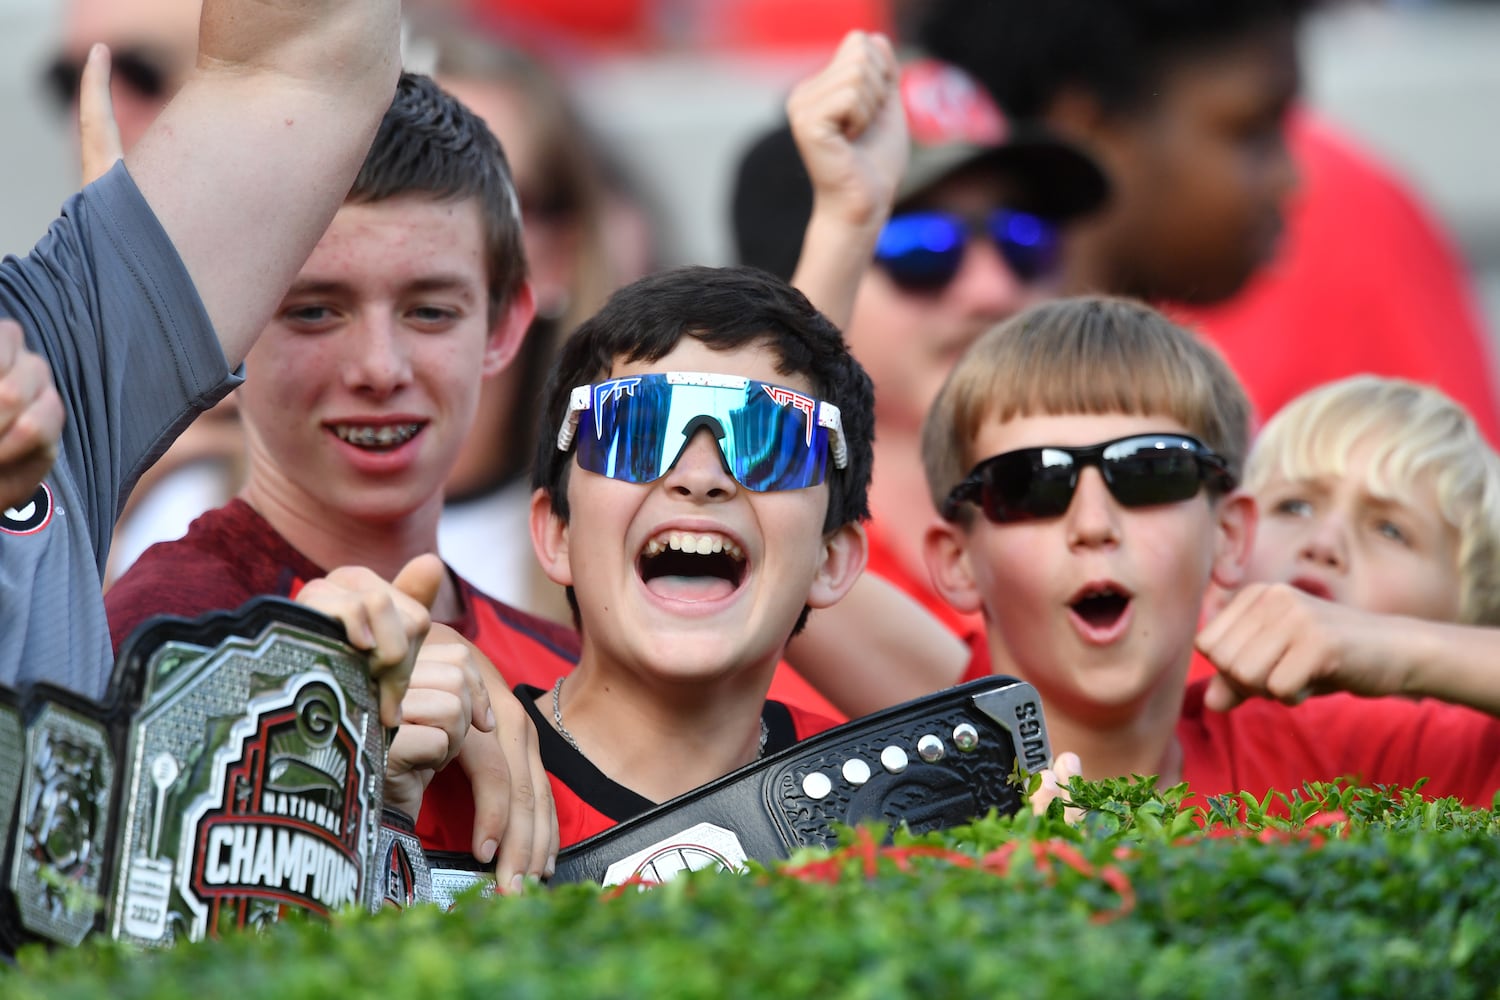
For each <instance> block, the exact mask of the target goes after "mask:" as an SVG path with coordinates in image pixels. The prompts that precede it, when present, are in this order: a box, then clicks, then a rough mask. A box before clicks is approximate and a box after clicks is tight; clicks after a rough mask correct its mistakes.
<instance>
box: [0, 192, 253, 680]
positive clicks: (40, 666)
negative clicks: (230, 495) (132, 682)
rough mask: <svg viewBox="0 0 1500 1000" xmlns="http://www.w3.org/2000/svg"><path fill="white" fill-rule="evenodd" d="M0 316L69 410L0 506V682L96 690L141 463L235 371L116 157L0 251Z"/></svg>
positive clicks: (223, 388) (105, 668) (105, 660)
mask: <svg viewBox="0 0 1500 1000" xmlns="http://www.w3.org/2000/svg"><path fill="white" fill-rule="evenodd" d="M0 316H9V317H11V318H13V319H15V320H16V321H17V322H19V323H20V324H21V326H22V328H23V329H24V330H25V337H26V344H27V346H28V347H29V348H31V349H32V350H33V351H37V352H39V353H41V354H42V355H43V356H45V357H46V359H47V360H48V362H49V363H50V364H51V366H52V377H53V380H54V381H55V382H56V384H57V390H58V393H59V395H60V396H61V397H62V401H63V406H64V409H65V410H66V413H67V423H66V424H65V426H64V427H63V436H62V442H61V447H60V449H59V456H58V460H57V463H56V464H55V465H54V466H53V468H52V471H51V472H50V473H49V474H48V475H47V478H46V480H45V481H44V483H43V484H42V487H41V489H39V490H38V491H37V493H36V495H35V496H34V497H33V498H32V501H31V502H30V503H29V504H23V505H21V506H20V507H17V508H13V509H11V510H8V511H3V512H0V684H7V685H10V686H12V687H14V686H17V685H18V684H24V683H27V682H34V681H42V680H45V681H49V682H51V683H53V684H57V685H60V686H62V687H66V688H69V689H71V690H73V691H76V692H78V693H80V694H84V695H88V696H90V697H95V698H97V697H100V696H101V695H102V694H103V693H104V690H105V688H106V686H107V684H108V682H109V678H110V674H111V672H112V668H113V658H112V656H111V653H110V641H109V630H108V626H107V624H106V622H105V617H104V600H103V596H102V593H101V589H102V585H101V581H102V579H103V574H104V563H105V559H106V557H107V556H108V554H109V539H110V534H111V531H112V530H113V528H114V522H115V517H116V514H117V513H118V511H119V509H120V507H121V505H122V504H123V503H124V501H125V498H126V497H127V496H128V495H129V492H130V487H131V486H132V485H134V483H135V481H136V479H137V478H138V477H139V476H140V474H141V473H142V472H143V471H144V470H145V469H146V468H147V467H148V466H149V465H150V464H151V463H152V462H153V461H155V459H156V458H157V457H158V456H159V455H160V454H161V453H162V452H163V451H165V450H166V447H167V445H168V444H170V443H171V441H172V439H173V438H175V437H176V436H177V434H178V433H179V432H180V431H181V430H182V429H183V428H184V427H186V426H187V424H188V423H189V422H190V421H191V420H192V418H193V417H194V416H196V415H197V413H198V412H200V411H201V410H203V409H206V408H207V407H209V406H211V405H213V403H215V402H216V401H217V400H218V399H220V398H221V397H222V396H223V395H224V394H225V393H227V392H228V391H229V390H230V389H231V388H233V387H234V385H235V384H236V383H237V382H238V381H239V379H238V377H237V376H235V375H232V374H231V373H230V372H229V371H228V365H227V364H226V363H225V360H224V354H223V352H222V351H221V350H220V348H219V342H218V338H217V337H216V336H215V335H214V330H213V326H212V324H211V323H210V322H209V319H208V315H207V313H206V312H205V311H204V308H203V303H202V302H201V300H200V299H199V298H198V293H197V291H196V290H195V289H194V288H193V284H192V280H191V279H190V278H189V277H188V274H187V270H186V268H185V267H184V266H183V263H182V260H181V258H180V257H178V255H177V251H176V249H175V248H174V247H173V246H172V243H171V240H170V239H168V237H167V234H166V232H165V231H164V230H163V229H162V228H161V225H160V223H159V222H157V220H156V216H155V215H154V214H153V213H152V211H151V208H150V206H149V205H147V204H146V201H145V199H144V198H143V197H142V196H141V193H140V191H139V189H137V188H136V186H135V182H134V181H132V180H131V178H130V175H129V173H128V172H127V171H126V170H125V167H124V165H123V164H119V165H116V166H115V168H114V169H113V170H111V171H110V172H109V173H108V174H107V175H105V176H104V177H103V178H101V179H100V180H99V181H98V182H97V183H95V184H92V185H90V186H89V187H88V188H86V189H84V191H82V192H81V193H79V194H77V195H74V196H73V197H72V198H70V199H69V200H68V202H67V203H66V204H65V205H64V206H63V212H62V215H61V217H59V218H58V220H57V221H56V222H55V223H53V225H52V228H51V229H50V230H49V231H48V233H47V235H46V236H45V237H43V238H42V241H41V242H40V243H38V244H37V245H36V248H35V249H34V250H33V251H32V252H31V253H30V254H29V255H28V256H26V257H22V258H16V257H7V258H6V259H5V260H4V261H0Z"/></svg>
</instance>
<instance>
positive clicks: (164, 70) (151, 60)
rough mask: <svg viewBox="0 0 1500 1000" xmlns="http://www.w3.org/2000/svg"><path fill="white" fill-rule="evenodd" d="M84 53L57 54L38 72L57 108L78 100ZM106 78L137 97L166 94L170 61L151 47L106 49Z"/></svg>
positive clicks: (169, 84)
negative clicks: (108, 56) (108, 55)
mask: <svg viewBox="0 0 1500 1000" xmlns="http://www.w3.org/2000/svg"><path fill="white" fill-rule="evenodd" d="M86 58H87V56H86V55H85V56H83V57H78V58H75V57H73V56H71V55H68V54H60V55H58V56H57V58H55V59H53V60H52V62H51V64H50V65H49V66H48V67H47V69H46V71H45V73H43V75H42V82H43V83H44V84H45V86H46V88H47V92H48V93H50V94H51V95H52V97H53V99H54V100H55V101H56V102H57V103H58V105H59V106H60V107H64V108H69V107H72V106H73V103H74V102H75V101H77V100H78V89H79V87H80V86H82V83H83V64H84V61H85V59H86ZM109 63H110V79H111V80H118V81H120V82H121V83H123V84H125V85H126V86H127V87H129V88H130V89H131V90H133V91H135V93H136V94H138V95H139V96H141V97H146V98H159V97H167V96H169V94H168V90H169V89H170V88H171V86H172V78H173V75H172V72H171V69H170V68H169V67H170V65H171V63H170V60H169V59H168V58H167V57H166V56H165V55H163V54H162V53H160V52H158V51H156V50H155V49H152V48H149V47H144V46H133V47H129V48H122V49H119V50H111V52H110V58H109Z"/></svg>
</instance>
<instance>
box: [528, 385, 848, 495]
mask: <svg viewBox="0 0 1500 1000" xmlns="http://www.w3.org/2000/svg"><path fill="white" fill-rule="evenodd" d="M705 428H706V429H707V430H708V431H709V433H711V434H712V435H713V436H714V438H715V440H717V441H718V444H719V457H720V460H721V461H723V463H724V468H725V469H726V470H728V472H729V474H730V475H731V476H733V477H734V480H735V482H737V483H739V484H740V485H741V486H743V487H745V488H746V489H748V490H754V491H755V492H758V493H760V492H768V491H771V490H800V489H804V488H806V487H809V486H816V485H817V484H819V483H821V482H823V480H824V478H825V476H826V475H827V471H828V459H829V456H830V455H831V456H832V458H833V464H834V465H835V466H836V467H837V468H840V469H843V468H846V467H848V465H849V449H848V445H847V444H846V443H845V440H844V425H843V423H842V421H841V420H840V418H839V408H838V407H837V406H834V405H833V404H832V403H825V402H822V401H821V400H817V399H813V398H812V397H811V396H808V395H805V394H803V393H800V392H798V391H797V390H795V389H788V388H787V387H785V386H780V385H772V384H770V383H769V382H757V381H756V380H754V379H749V378H743V377H741V376H738V375H716V374H711V373H706V372H663V373H660V374H653V375H633V376H630V377H628V378H616V379H610V380H609V381H607V382H596V383H594V384H593V385H580V386H578V387H577V388H576V389H574V390H573V392H572V394H571V397H570V399H569V402H568V412H567V415H566V416H565V417H564V419H563V423H562V427H560V428H559V429H558V432H557V449H558V451H567V450H569V449H570V448H572V447H573V446H574V444H575V443H576V445H577V448H578V464H579V465H580V466H581V467H583V468H584V469H587V470H588V471H589V472H595V473H598V474H599V475H601V476H608V477H609V478H610V479H618V480H621V481H623V482H627V483H651V482H655V481H656V480H658V479H660V478H661V477H662V476H665V475H666V474H667V472H668V471H669V470H670V469H671V468H672V467H673V466H674V465H676V464H677V460H678V459H679V458H681V457H682V452H683V450H684V449H685V448H686V447H687V445H688V442H689V441H691V440H692V439H693V436H694V435H695V434H697V433H698V431H699V430H702V429H705Z"/></svg>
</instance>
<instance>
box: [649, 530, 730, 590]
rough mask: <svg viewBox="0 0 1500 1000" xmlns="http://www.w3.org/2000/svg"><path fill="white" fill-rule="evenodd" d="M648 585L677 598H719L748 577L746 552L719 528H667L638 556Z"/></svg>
mask: <svg viewBox="0 0 1500 1000" xmlns="http://www.w3.org/2000/svg"><path fill="white" fill-rule="evenodd" d="M636 570H637V572H639V573H640V575H641V580H642V582H644V583H645V584H646V589H647V590H649V591H651V593H653V594H655V595H656V596H657V597H663V598H666V599H668V600H673V601H717V600H720V599H722V598H725V597H728V596H729V595H730V594H732V593H734V592H735V590H737V589H738V588H739V585H740V583H741V582H742V581H743V580H744V578H745V552H744V550H743V549H741V548H740V546H739V545H738V544H736V543H735V542H734V540H733V539H730V538H728V537H727V536H725V535H721V534H718V533H717V532H711V531H710V532H702V531H663V532H662V533H660V534H658V535H655V536H653V537H652V538H651V540H650V541H648V542H647V543H646V548H645V550H644V551H643V552H642V553H641V555H640V557H639V558H638V559H637V560H636Z"/></svg>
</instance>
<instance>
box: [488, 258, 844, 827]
mask: <svg viewBox="0 0 1500 1000" xmlns="http://www.w3.org/2000/svg"><path fill="white" fill-rule="evenodd" d="M542 414H543V419H542V421H541V433H540V436H539V438H538V442H537V453H536V463H535V465H534V476H533V483H534V485H535V487H536V493H535V495H534V497H533V500H532V512H531V532H532V541H533V544H534V547H535V549H536V553H537V556H538V558H539V559H540V560H541V564H542V567H543V569H544V570H545V571H546V573H547V574H548V576H549V577H551V579H553V580H554V581H555V582H557V583H558V584H560V585H562V586H564V587H566V588H567V592H568V598H569V601H570V602H571V604H572V606H573V608H574V610H575V615H576V619H577V622H578V626H579V631H580V635H581V637H582V652H581V655H580V657H579V660H578V666H577V667H576V668H575V669H574V671H573V672H572V673H571V674H569V675H568V676H567V677H566V678H565V679H559V680H558V681H557V682H555V683H554V684H553V686H552V687H551V690H542V689H540V688H535V687H530V688H528V687H524V686H523V687H520V688H518V689H517V693H518V694H519V695H520V696H521V700H522V702H523V704H527V705H528V707H529V709H530V711H531V714H532V717H533V719H534V721H535V722H536V726H537V730H538V732H539V733H540V738H541V748H542V760H543V763H544V764H545V766H546V768H547V770H548V772H549V774H550V775H551V778H552V788H553V795H554V797H555V799H556V802H557V811H558V826H559V831H560V835H561V840H562V844H563V845H564V846H566V845H568V844H570V843H573V842H576V841H578V840H581V839H583V838H584V837H587V836H589V835H591V834H593V833H597V832H599V831H600V830H603V829H605V828H607V827H609V826H611V825H613V824H614V823H617V822H620V821H622V820H625V819H628V818H630V817H631V816H634V815H636V814H638V813H640V812H642V811H644V810H646V809H647V808H649V807H650V806H651V805H653V804H655V803H658V802H662V801H665V800H667V799H669V798H672V797H674V796H676V795H679V794H682V793H684V792H687V791H689V790H691V789H693V788H695V787H697V786H699V785H702V784H704V783H705V782H708V781H710V780H712V779H714V778H717V777H720V776H721V775H724V774H727V773H728V772H730V771H732V770H734V769H735V768H737V767H740V766H742V765H744V764H748V763H750V762H752V761H754V760H756V759H757V758H758V757H760V756H762V755H764V754H767V753H772V752H775V751H777V750H780V749H783V748H785V747H786V746H788V745H790V744H791V743H792V742H794V741H795V740H797V739H800V738H802V737H805V736H808V735H811V734H812V733H814V732H817V731H819V730H821V729H823V728H826V727H827V726H828V725H829V721H828V720H826V719H823V718H819V717H817V716H814V715H811V714H810V713H807V712H805V711H802V710H800V709H797V708H793V707H789V706H787V705H785V704H782V703H779V702H774V701H767V700H766V692H767V690H768V688H769V686H770V683H771V677H772V674H773V673H774V672H775V671H776V668H777V664H778V662H779V661H780V659H781V656H782V651H783V649H784V648H785V646H786V643H787V640H788V638H789V637H790V636H791V635H792V634H794V633H795V632H796V631H797V630H798V629H799V628H800V627H801V625H802V623H803V621H804V620H805V618H806V617H807V614H808V612H809V610H810V609H812V608H822V607H826V606H828V605H830V604H832V603H834V602H835V601H837V600H839V599H840V598H841V597H842V596H843V595H844V594H845V593H846V592H847V591H848V590H849V588H850V587H852V586H853V584H854V581H855V579H856V577H858V575H859V573H860V571H861V569H863V567H864V562H865V537H864V531H863V528H862V527H861V525H860V521H861V520H862V519H863V518H864V517H865V516H866V513H867V505H866V488H867V486H868V483H869V477H870V463H871V456H872V450H871V438H872V434H873V418H872V392H871V387H870V380H869V377H868V376H867V375H865V373H864V370H863V369H862V368H861V367H860V366H859V364H858V363H857V362H856V361H855V360H854V358H853V357H852V356H850V354H849V352H848V350H847V348H846V347H845V345H844V341H843V338H842V336H841V335H840V333H839V330H838V328H837V327H835V326H834V325H833V324H832V323H831V322H829V321H828V319H827V318H826V317H824V316H823V315H822V314H821V313H819V312H818V311H817V310H816V309H814V308H813V307H812V306H811V305H810V304H809V303H808V301H807V299H806V298H804V297H803V296H802V294H801V293H800V292H797V291H795V290H793V289H792V288H791V287H790V286H788V285H786V284H784V283H783V282H782V281H780V280H779V279H777V278H775V277H772V276H771V275H769V274H766V273H765V272H763V271H759V270H755V269H751V268H729V269H723V270H718V269H711V268H683V269H679V270H674V271H668V272H664V273H661V274H658V275H654V276H652V277H648V278H645V279H642V280H640V281H638V282H636V283H635V284H633V285H630V286H627V287H626V288H624V289H622V290H621V291H619V292H617V293H616V294H615V295H614V296H613V297H612V298H611V299H610V300H609V302H608V303H607V304H606V305H605V307H604V309H603V310H601V311H600V312H599V313H598V314H597V315H596V316H595V317H594V318H592V319H590V320H588V321H587V322H585V323H584V324H583V326H581V327H580V328H579V329H578V331H577V332H576V333H574V334H573V336H571V337H570V338H568V340H567V341H566V342H565V343H564V345H563V347H562V349H561V352H560V353H559V355H558V358H557V360H556V362H555V363H554V366H553V369H552V373H551V376H550V377H549V379H548V382H547V387H546V390H545V392H544V393H543V410H542Z"/></svg>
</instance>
